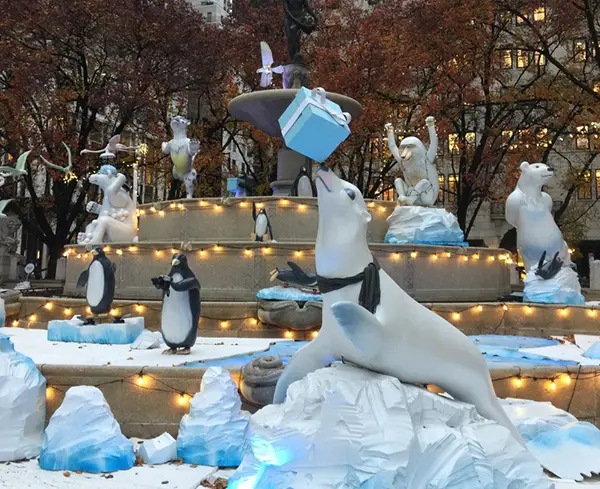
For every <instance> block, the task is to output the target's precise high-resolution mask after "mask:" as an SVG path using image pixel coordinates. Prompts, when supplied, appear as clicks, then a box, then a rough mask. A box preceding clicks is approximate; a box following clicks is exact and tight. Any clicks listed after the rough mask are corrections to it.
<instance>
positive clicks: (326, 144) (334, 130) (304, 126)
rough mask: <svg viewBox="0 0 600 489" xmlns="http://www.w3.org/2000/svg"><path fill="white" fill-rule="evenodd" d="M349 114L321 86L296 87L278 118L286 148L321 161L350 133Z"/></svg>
mask: <svg viewBox="0 0 600 489" xmlns="http://www.w3.org/2000/svg"><path fill="white" fill-rule="evenodd" d="M350 121H351V116H350V114H349V113H347V112H342V109H341V108H340V106H339V105H338V104H336V103H335V102H332V101H331V100H327V94H326V92H325V90H324V89H322V88H314V89H313V90H308V89H307V88H304V87H302V88H300V89H299V90H298V93H297V94H296V97H295V98H294V100H292V103H291V104H290V105H289V106H288V108H287V109H286V110H285V112H284V113H283V114H282V115H281V117H280V118H279V126H280V127H281V135H282V136H283V139H284V140H285V144H286V146H287V147H288V148H290V149H293V150H294V151H296V152H298V153H300V154H302V155H304V156H306V157H308V158H310V159H312V160H315V161H318V162H323V161H325V160H326V159H327V158H328V157H329V156H330V155H331V153H333V152H334V151H335V149H336V148H337V147H338V146H339V145H340V144H341V143H342V142H343V141H344V140H345V139H346V138H347V137H348V136H349V135H350V129H349V128H348V124H349V123H350Z"/></svg>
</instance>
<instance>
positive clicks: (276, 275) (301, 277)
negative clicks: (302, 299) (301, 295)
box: [271, 261, 318, 292]
mask: <svg viewBox="0 0 600 489" xmlns="http://www.w3.org/2000/svg"><path fill="white" fill-rule="evenodd" d="M287 264H288V266H289V267H290V268H289V269H288V268H284V269H280V268H276V269H275V270H273V271H272V272H271V282H273V281H274V280H279V281H280V282H283V286H284V287H296V288H298V289H303V290H305V289H308V290H310V291H311V292H314V291H315V290H317V289H318V284H317V276H316V275H315V274H311V273H306V272H305V271H304V270H302V268H300V267H299V266H298V265H297V264H296V263H294V262H293V261H288V262H287Z"/></svg>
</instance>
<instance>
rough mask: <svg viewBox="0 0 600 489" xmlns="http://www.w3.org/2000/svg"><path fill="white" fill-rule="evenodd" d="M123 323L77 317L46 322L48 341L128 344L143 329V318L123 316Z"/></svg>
mask: <svg viewBox="0 0 600 489" xmlns="http://www.w3.org/2000/svg"><path fill="white" fill-rule="evenodd" d="M123 321H125V322H124V323H107V324H87V325H83V321H82V320H81V319H79V318H76V317H75V318H73V319H55V320H53V321H50V322H49V323H48V341H66V342H75V343H101V344H108V345H128V344H130V343H133V341H134V340H135V339H136V338H137V337H138V336H139V335H140V334H141V333H142V331H144V318H143V317H134V318H124V319H123Z"/></svg>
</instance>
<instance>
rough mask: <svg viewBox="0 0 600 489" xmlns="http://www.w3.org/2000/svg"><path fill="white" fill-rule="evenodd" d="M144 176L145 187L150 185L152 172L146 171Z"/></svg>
mask: <svg viewBox="0 0 600 489" xmlns="http://www.w3.org/2000/svg"><path fill="white" fill-rule="evenodd" d="M144 173H145V175H144V179H145V181H146V185H152V172H151V171H150V170H146V171H145V172H144Z"/></svg>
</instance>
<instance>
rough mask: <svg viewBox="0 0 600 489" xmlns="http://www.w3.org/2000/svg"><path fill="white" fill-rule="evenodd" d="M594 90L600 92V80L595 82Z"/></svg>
mask: <svg viewBox="0 0 600 489" xmlns="http://www.w3.org/2000/svg"><path fill="white" fill-rule="evenodd" d="M593 90H594V92H596V93H600V81H597V82H595V83H594V85H593Z"/></svg>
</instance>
